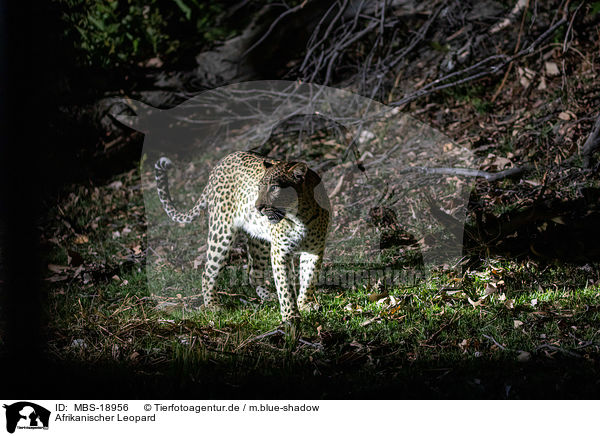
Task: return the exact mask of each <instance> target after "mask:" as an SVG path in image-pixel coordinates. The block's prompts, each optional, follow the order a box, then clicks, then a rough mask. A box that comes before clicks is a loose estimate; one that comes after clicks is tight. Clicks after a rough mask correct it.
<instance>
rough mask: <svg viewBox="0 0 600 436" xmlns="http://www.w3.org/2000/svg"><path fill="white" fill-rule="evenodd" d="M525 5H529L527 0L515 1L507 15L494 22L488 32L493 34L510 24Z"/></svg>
mask: <svg viewBox="0 0 600 436" xmlns="http://www.w3.org/2000/svg"><path fill="white" fill-rule="evenodd" d="M527 6H529V0H519V1H517V4H516V5H515V6H514V7H513V8H512V10H511V11H510V13H509V14H508V16H507V17H506V18H505V19H504V20H502V21H500V22H499V23H496V24H494V25H493V26H492V28H491V29H490V32H489V33H490V34H491V35H493V34H494V33H498V32H500V31H501V30H502V29H504V28H505V27H508V26H510V25H511V24H512V22H513V21H515V18H517V15H519V13H520V12H521V11H522V10H523V9H525V8H526V7H527Z"/></svg>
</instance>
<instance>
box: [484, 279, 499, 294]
mask: <svg viewBox="0 0 600 436" xmlns="http://www.w3.org/2000/svg"><path fill="white" fill-rule="evenodd" d="M497 291H498V288H497V287H496V284H495V283H492V282H490V283H488V284H487V286H486V288H485V292H484V296H486V297H487V296H488V295H491V294H494V293H496V292H497Z"/></svg>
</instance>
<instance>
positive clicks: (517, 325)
mask: <svg viewBox="0 0 600 436" xmlns="http://www.w3.org/2000/svg"><path fill="white" fill-rule="evenodd" d="M522 325H523V321H519V320H518V319H515V320H514V321H513V326H514V327H515V328H518V327H521V326H522Z"/></svg>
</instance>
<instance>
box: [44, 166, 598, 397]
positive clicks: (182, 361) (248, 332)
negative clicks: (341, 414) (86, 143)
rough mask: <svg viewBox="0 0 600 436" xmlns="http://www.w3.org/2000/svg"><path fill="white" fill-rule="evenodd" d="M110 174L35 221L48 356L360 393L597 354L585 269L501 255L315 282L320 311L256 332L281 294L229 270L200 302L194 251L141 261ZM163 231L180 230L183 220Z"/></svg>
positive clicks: (126, 201)
mask: <svg viewBox="0 0 600 436" xmlns="http://www.w3.org/2000/svg"><path fill="white" fill-rule="evenodd" d="M116 181H120V182H121V183H123V186H122V187H120V188H118V189H115V188H114V185H113V188H111V187H108V186H104V187H98V188H94V187H74V188H73V189H72V190H71V191H72V193H71V194H67V195H65V196H64V197H62V199H61V201H59V203H58V204H57V206H56V207H55V208H54V209H53V210H51V212H50V213H49V216H48V220H47V221H46V222H44V223H43V228H44V234H45V236H46V248H47V253H46V259H47V263H48V264H53V265H58V266H59V267H60V268H59V272H55V271H54V270H48V274H47V276H48V278H49V279H53V280H55V281H48V282H47V289H48V306H47V307H48V320H49V351H50V353H51V355H52V358H53V359H55V360H56V361H57V362H72V361H77V362H81V363H83V364H87V365H95V364H97V363H98V362H113V363H115V364H118V365H122V366H124V367H127V368H130V369H131V370H132V371H133V372H135V373H137V374H148V373H152V374H158V375H162V376H164V377H174V378H175V379H176V380H178V381H179V382H181V384H182V385H186V383H189V382H191V381H194V382H198V380H211V382H214V383H217V382H218V383H225V384H230V385H235V386H238V385H243V384H244V383H245V382H246V381H247V380H248V379H253V378H254V377H257V376H260V377H274V376H276V377H283V378H284V379H285V380H287V381H288V382H289V383H300V385H301V384H302V383H304V382H302V381H301V380H312V379H311V377H318V378H319V380H322V379H323V380H325V379H326V380H328V381H327V383H330V382H331V383H333V385H330V388H331V389H334V388H335V386H337V385H336V384H335V383H337V381H336V382H335V383H334V382H333V381H332V380H338V381H339V380H345V382H346V383H349V384H350V385H352V386H354V389H355V390H354V392H360V389H364V388H367V386H371V387H373V386H378V385H377V384H378V383H380V384H381V385H382V386H385V385H386V383H388V382H389V380H398V377H400V380H405V379H404V378H403V377H409V378H410V377H413V376H415V373H414V371H416V374H417V375H416V377H417V378H418V377H424V374H429V372H428V371H437V369H436V368H447V367H449V368H452V367H464V366H465V365H466V366H469V365H475V366H476V367H479V366H485V365H491V364H497V365H509V364H510V365H513V364H516V365H526V364H527V362H522V360H526V361H530V362H533V364H536V365H537V364H544V362H552V361H555V360H556V359H563V358H573V359H577V360H578V361H580V362H591V363H590V364H592V363H593V362H594V361H595V359H598V357H599V356H598V351H599V346H600V338H599V337H598V334H599V333H600V330H599V327H598V326H599V325H600V310H599V309H600V289H599V287H598V285H590V284H589V283H588V281H587V276H588V273H587V272H586V270H585V268H579V267H567V266H561V267H556V266H554V267H553V266H541V265H538V264H537V263H534V262H523V263H515V262H511V261H507V260H501V259H488V260H487V261H486V262H485V263H484V264H483V265H482V266H481V267H480V268H479V269H478V270H476V271H465V272H458V271H438V272H434V273H433V274H432V275H431V276H430V277H427V278H425V277H423V278H421V279H417V280H416V281H413V282H410V283H407V282H398V283H394V284H391V285H388V286H383V287H381V286H377V284H376V283H374V282H371V283H365V284H363V285H356V286H354V287H352V288H341V287H339V286H335V285H330V286H323V287H320V288H319V291H318V293H317V299H318V301H319V304H320V310H318V311H316V312H311V313H305V314H303V317H302V320H301V323H300V325H299V326H298V327H297V329H296V331H295V332H293V333H290V332H289V331H288V332H287V333H288V334H287V335H282V334H279V333H274V334H271V335H267V336H264V337H261V335H263V334H265V333H268V332H273V331H275V330H276V329H281V328H282V327H281V325H280V318H279V308H278V304H277V303H275V302H272V303H267V304H262V303H260V302H259V301H258V299H257V298H256V296H255V294H254V292H253V290H252V289H251V288H250V287H249V286H247V285H240V286H233V287H232V286H230V283H235V280H233V281H232V277H231V276H230V275H229V274H230V273H228V272H225V273H224V274H223V276H222V277H221V278H220V282H219V285H218V289H219V291H220V292H222V293H223V294H222V295H221V296H222V300H223V303H224V310H222V311H220V312H204V311H200V310H197V309H196V308H195V307H196V306H197V303H198V299H197V298H196V299H195V298H194V297H193V296H192V295H193V294H194V293H198V292H199V286H200V285H199V282H200V273H201V269H194V268H193V267H191V266H190V262H192V261H193V256H191V255H190V256H188V257H181V256H179V257H178V255H177V253H176V250H174V251H172V252H171V251H169V252H168V253H169V256H167V257H166V259H167V260H166V261H164V263H163V264H162V266H161V268H160V269H157V268H155V265H153V264H150V263H148V264H147V263H146V259H147V258H146V256H144V253H145V252H146V242H145V241H146V236H147V231H148V230H147V227H146V222H145V219H144V214H143V207H142V201H143V200H142V193H141V191H140V190H139V189H133V190H132V189H131V187H134V186H139V177H138V176H137V175H136V174H135V173H128V174H125V175H123V176H121V177H119V178H118V179H117V180H116ZM98 217H99V218H98ZM124 228H127V229H130V231H128V232H125V234H123V229H124ZM116 231H119V232H120V233H119V236H115V232H116ZM169 231H170V232H173V233H172V234H171V236H173V237H181V236H182V235H185V233H181V232H183V229H181V228H180V227H178V226H172V228H171V229H170V230H169ZM83 236H85V238H83ZM195 244H197V241H196V240H194V239H191V240H190V247H187V248H186V249H188V248H189V249H190V250H192V248H194V247H195ZM167 245H168V244H167ZM75 253H77V254H79V256H81V259H80V260H79V261H77V256H76V254H75ZM69 259H70V260H71V263H72V264H71V265H69V263H68V262H69ZM79 263H81V264H79ZM233 263H234V264H235V266H237V267H241V266H242V265H243V263H244V261H243V260H242V259H241V258H236V259H234V261H233ZM61 268H62V269H61ZM355 268H357V267H356V266H355ZM54 269H56V268H54ZM78 270H79V271H78ZM148 271H150V273H151V274H152V275H150V276H149V275H148ZM236 274H242V273H241V272H240V270H239V269H238V270H237V273H236ZM61 277H66V278H61ZM149 277H150V282H151V285H152V286H149V282H148V278H149ZM238 278H239V277H238ZM491 285H494V286H495V289H494V288H492V287H491ZM169 286H171V287H173V289H171V290H170V291H169V292H167V293H164V292H163V293H162V294H159V295H158V296H157V295H153V294H155V292H153V291H154V290H156V289H160V288H164V287H169ZM491 289H493V292H491V293H487V295H486V290H488V291H489V290H491ZM165 302H166V303H168V304H165ZM524 352H525V353H524ZM527 353H528V354H527ZM423 366H424V367H423ZM407 371H408V372H407ZM257 374H258V375H257ZM436 374H437V373H436ZM390 377H391V379H390ZM394 377H396V378H394ZM436 377H437V375H436ZM386 380H387V381H386ZM323 383H325V382H323ZM371 383H375V385H372V384H371ZM398 383H401V382H398ZM402 383H403V382H402ZM300 385H299V386H300ZM332 386H333V387H332ZM469 386H470V385H469ZM461 389H462V388H461Z"/></svg>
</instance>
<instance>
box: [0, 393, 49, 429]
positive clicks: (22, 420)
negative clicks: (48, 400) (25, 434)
mask: <svg viewBox="0 0 600 436" xmlns="http://www.w3.org/2000/svg"><path fill="white" fill-rule="evenodd" d="M3 407H4V408H5V409H6V431H8V432H9V433H14V432H15V429H17V428H18V429H27V430H35V429H44V430H48V422H49V421H50V411H49V410H47V409H44V408H43V407H42V406H38V405H37V404H35V403H30V402H28V401H19V402H18V403H14V404H11V405H6V404H5V405H4V406H3Z"/></svg>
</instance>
